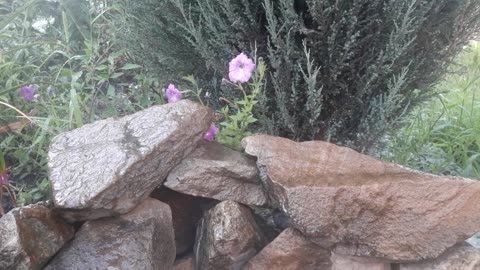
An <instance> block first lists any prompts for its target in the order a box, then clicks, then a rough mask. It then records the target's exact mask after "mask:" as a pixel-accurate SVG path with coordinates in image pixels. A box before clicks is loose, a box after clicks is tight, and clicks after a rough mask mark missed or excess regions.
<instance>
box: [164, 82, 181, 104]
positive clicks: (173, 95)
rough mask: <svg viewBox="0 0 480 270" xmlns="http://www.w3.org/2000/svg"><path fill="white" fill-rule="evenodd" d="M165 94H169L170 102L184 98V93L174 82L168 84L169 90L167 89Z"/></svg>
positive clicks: (168, 99)
mask: <svg viewBox="0 0 480 270" xmlns="http://www.w3.org/2000/svg"><path fill="white" fill-rule="evenodd" d="M165 95H166V96H167V101H168V103H173V102H177V101H179V100H180V99H182V93H181V92H180V91H179V90H178V89H177V88H176V87H175V85H173V84H170V85H168V88H167V90H165Z"/></svg>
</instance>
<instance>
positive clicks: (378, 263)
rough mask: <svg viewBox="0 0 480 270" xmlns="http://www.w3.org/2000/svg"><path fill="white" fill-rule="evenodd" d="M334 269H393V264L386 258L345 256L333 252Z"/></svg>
mask: <svg viewBox="0 0 480 270" xmlns="http://www.w3.org/2000/svg"><path fill="white" fill-rule="evenodd" d="M332 263H333V265H332V270H391V269H392V265H391V264H390V263H389V262H387V261H384V260H380V259H375V258H369V257H355V256H343V255H339V254H336V253H333V254H332Z"/></svg>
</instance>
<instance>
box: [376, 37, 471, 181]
mask: <svg viewBox="0 0 480 270" xmlns="http://www.w3.org/2000/svg"><path fill="white" fill-rule="evenodd" d="M436 89H437V91H438V92H439V93H440V94H439V95H438V97H436V98H435V99H434V100H433V101H431V102H429V103H426V104H424V106H421V107H420V108H418V109H417V110H415V111H414V112H413V113H412V114H411V115H410V116H409V117H407V118H406V119H405V120H404V124H405V127H404V128H402V129H400V130H399V131H398V132H397V133H395V134H393V135H392V136H389V137H388V138H387V140H388V145H387V147H386V148H385V149H384V150H383V151H382V153H381V154H380V156H381V157H382V158H384V159H387V160H390V161H394V162H396V163H399V164H403V165H406V166H408V167H412V168H415V169H419V170H422V171H426V172H431V173H435V174H442V175H460V176H464V177H469V178H475V179H480V42H478V41H472V42H471V43H470V45H469V46H467V47H466V48H465V51H464V52H463V53H462V54H461V55H460V56H459V57H458V58H457V61H456V64H454V65H453V66H452V67H451V69H450V74H449V75H447V76H446V77H445V79H444V80H443V81H442V82H441V83H440V84H438V85H437V86H436Z"/></svg>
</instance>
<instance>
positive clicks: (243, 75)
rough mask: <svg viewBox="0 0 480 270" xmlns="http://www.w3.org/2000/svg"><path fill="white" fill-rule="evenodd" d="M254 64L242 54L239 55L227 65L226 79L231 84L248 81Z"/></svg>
mask: <svg viewBox="0 0 480 270" xmlns="http://www.w3.org/2000/svg"><path fill="white" fill-rule="evenodd" d="M254 69H255V64H254V63H253V61H252V59H250V58H248V56H246V55H245V54H244V53H241V54H239V55H238V56H237V57H235V58H234V59H233V60H232V61H230V64H229V69H228V70H229V72H228V77H229V79H230V81H231V82H233V83H237V82H239V83H245V82H248V80H250V77H251V76H252V72H253V70H254Z"/></svg>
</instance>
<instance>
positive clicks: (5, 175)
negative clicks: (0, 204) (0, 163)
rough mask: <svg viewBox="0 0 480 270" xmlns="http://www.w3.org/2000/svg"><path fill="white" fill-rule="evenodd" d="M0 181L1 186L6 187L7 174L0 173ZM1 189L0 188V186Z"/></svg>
mask: <svg viewBox="0 0 480 270" xmlns="http://www.w3.org/2000/svg"><path fill="white" fill-rule="evenodd" d="M0 180H2V185H6V184H7V181H8V174H6V173H0ZM0 188H1V186H0Z"/></svg>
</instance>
